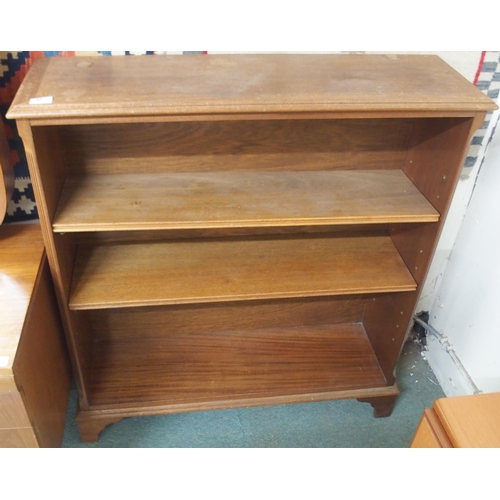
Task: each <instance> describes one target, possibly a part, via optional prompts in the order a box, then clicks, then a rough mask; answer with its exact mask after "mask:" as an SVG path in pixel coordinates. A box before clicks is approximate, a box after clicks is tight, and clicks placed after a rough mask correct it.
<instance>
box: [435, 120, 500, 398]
mask: <svg viewBox="0 0 500 500" xmlns="http://www.w3.org/2000/svg"><path fill="white" fill-rule="evenodd" d="M498 118H499V113H498V112H495V114H494V116H493V119H492V121H495V122H497V123H498ZM499 129H500V125H499V126H498V127H497V129H496V131H495V134H494V135H493V139H492V141H491V143H490V145H489V147H488V149H487V154H486V156H485V159H484V163H483V165H482V166H481V169H480V171H479V174H478V176H477V181H476V186H475V189H474V191H473V194H472V197H471V200H470V204H469V206H468V207H467V212H466V214H465V218H464V221H463V224H462V226H461V228H460V231H459V234H458V238H457V240H456V242H455V244H454V246H453V251H452V253H451V256H450V258H449V264H448V266H447V268H446V271H445V273H444V276H443V279H442V283H441V286H440V287H439V291H438V293H437V296H436V300H435V301H434V303H433V305H432V308H431V311H430V312H431V316H430V321H429V322H430V324H432V326H433V327H434V328H435V329H436V330H437V331H438V332H439V333H441V334H442V335H445V336H446V337H448V340H449V342H450V343H451V344H452V345H453V347H454V350H455V352H456V354H457V355H458V357H459V358H460V361H461V362H462V364H463V365H464V367H465V369H466V371H467V372H468V374H469V375H470V377H471V378H472V380H473V381H474V383H475V384H476V386H477V387H478V388H479V389H480V390H481V391H483V392H496V391H500V130H499ZM428 359H429V362H430V364H431V367H432V368H433V370H434V372H435V373H436V375H437V377H438V379H439V381H440V383H441V385H442V387H443V389H444V390H445V393H446V394H447V395H449V396H451V395H460V394H471V393H472V388H471V386H470V385H469V384H467V382H466V380H465V379H464V377H463V375H462V374H461V373H460V372H459V371H458V370H457V369H456V367H455V366H454V365H453V363H451V364H450V360H449V355H448V354H447V353H446V352H445V351H444V350H443V348H442V347H441V345H440V344H439V342H438V341H435V340H432V339H431V340H430V342H429V353H428Z"/></svg>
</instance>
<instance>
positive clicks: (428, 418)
mask: <svg viewBox="0 0 500 500" xmlns="http://www.w3.org/2000/svg"><path fill="white" fill-rule="evenodd" d="M410 448H453V445H452V444H451V441H450V439H449V437H448V436H447V434H446V431H445V430H444V428H443V426H442V424H441V422H440V421H439V418H438V417H437V415H436V412H435V411H434V410H433V409H432V408H427V409H426V410H424V414H423V415H422V419H421V420H420V423H419V424H418V427H417V430H416V432H415V435H414V436H413V439H412V441H411V443H410Z"/></svg>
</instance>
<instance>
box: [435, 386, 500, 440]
mask: <svg viewBox="0 0 500 500" xmlns="http://www.w3.org/2000/svg"><path fill="white" fill-rule="evenodd" d="M433 408H434V410H435V412H436V414H437V416H438V417H439V421H440V422H441V424H442V425H443V427H444V429H445V430H446V434H447V435H448V437H449V439H450V441H451V442H452V444H453V446H454V447H455V448H500V419H499V417H498V415H499V412H500V393H499V392H495V393H491V394H475V395H473V396H458V397H452V398H442V399H438V400H436V401H435V402H434V405H433Z"/></svg>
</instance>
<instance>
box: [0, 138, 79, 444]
mask: <svg viewBox="0 0 500 500" xmlns="http://www.w3.org/2000/svg"><path fill="white" fill-rule="evenodd" d="M0 153H1V154H0V163H1V165H2V168H1V172H2V175H0V210H1V213H0V219H3V216H4V214H5V209H6V207H7V203H8V201H9V199H10V196H11V194H12V187H13V181H14V178H13V172H12V163H11V162H10V158H9V156H10V152H9V150H8V145H7V141H6V139H5V136H4V135H3V129H2V130H0ZM0 275H1V277H2V280H1V281H0V447H1V448H26V447H30V448H31V447H33V448H36V447H58V446H61V443H62V438H63V431H64V424H65V418H66V409H67V404H68V395H69V385H70V368H69V362H68V355H67V350H66V345H65V341H64V337H63V331H62V326H61V321H60V319H59V311H58V309H57V304H56V301H55V294H54V289H53V284H52V278H51V276H50V271H49V267H48V263H47V259H46V256H45V250H44V245H43V239H42V233H41V230H40V225H39V224H37V223H33V224H9V225H3V226H0Z"/></svg>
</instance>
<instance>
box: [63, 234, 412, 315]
mask: <svg viewBox="0 0 500 500" xmlns="http://www.w3.org/2000/svg"><path fill="white" fill-rule="evenodd" d="M414 289H415V282H414V281H413V278H412V277H411V275H410V273H409V272H408V270H407V269H406V267H405V265H404V263H403V261H402V260H401V258H400V257H399V254H398V253H397V252H396V250H395V249H394V246H393V245H392V243H391V241H390V238H388V237H387V236H383V235H370V236H361V235H356V236H354V235H353V234H349V235H347V236H344V237H342V236H338V235H336V236H334V237H324V236H322V237H308V238H303V237H288V238H287V237H281V238H253V239H218V240H208V239H207V240H197V241H196V242H195V243H193V241H191V240H184V241H177V242H165V243H164V242H155V243H150V244H148V243H137V244H129V245H125V244H124V245H103V246H99V247H93V248H81V249H80V252H79V254H78V256H77V260H76V265H75V272H74V277H73V285H72V293H71V298H70V302H69V306H70V308H71V309H74V310H76V309H98V308H110V307H128V306H147V305H161V304H164V305H165V304H182V303H198V302H227V301H237V300H259V299H277V298H292V297H313V296H325V295H347V294H352V293H369V292H370V293H380V292H390V291H410V290H414Z"/></svg>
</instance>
